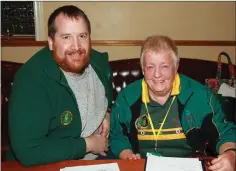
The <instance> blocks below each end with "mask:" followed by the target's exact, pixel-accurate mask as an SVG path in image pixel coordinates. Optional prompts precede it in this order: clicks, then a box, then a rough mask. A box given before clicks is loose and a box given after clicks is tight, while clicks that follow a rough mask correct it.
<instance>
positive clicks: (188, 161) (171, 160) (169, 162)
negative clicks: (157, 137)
mask: <svg viewBox="0 0 236 171" xmlns="http://www.w3.org/2000/svg"><path fill="white" fill-rule="evenodd" d="M163 170H165V171H203V168H202V163H201V161H199V159H197V158H176V157H158V156H154V155H152V154H148V155H147V163H146V169H145V171H163Z"/></svg>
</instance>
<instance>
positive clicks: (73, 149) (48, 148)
mask: <svg viewBox="0 0 236 171" xmlns="http://www.w3.org/2000/svg"><path fill="white" fill-rule="evenodd" d="M91 65H92V67H93V68H94V70H95V72H96V73H97V74H98V77H99V78H100V80H101V81H102V83H103V85H104V87H105V90H106V96H107V98H108V101H109V102H108V103H109V105H110V104H111V100H112V85H111V77H112V74H111V73H110V71H111V70H110V67H109V64H108V54H107V53H99V52H97V51H95V50H92V54H91ZM66 111H69V112H71V115H72V121H71V122H70V123H69V124H68V125H63V123H62V119H63V118H62V114H63V113H64V112H66ZM9 132H10V140H11V147H10V149H9V151H8V152H7V160H19V161H20V162H21V163H22V164H23V165H25V166H31V165H40V164H47V163H53V162H57V161H63V160H73V159H80V158H83V157H84V155H85V153H86V143H85V140H84V138H82V137H80V135H81V118H80V112H79V110H78V106H77V102H76V99H75V96H74V94H73V92H72V90H71V88H70V87H69V85H68V83H67V80H66V78H65V76H64V74H63V73H62V71H61V70H60V69H59V68H58V66H57V64H56V63H55V61H54V60H53V58H52V54H51V51H50V50H49V48H48V47H47V46H46V47H44V48H43V49H42V50H40V51H39V52H38V53H36V54H35V55H34V56H33V57H31V59H29V61H27V62H26V63H25V64H24V65H23V66H22V67H21V68H20V69H19V71H18V72H17V73H16V76H15V79H14V83H13V89H12V94H11V97H10V103H9Z"/></svg>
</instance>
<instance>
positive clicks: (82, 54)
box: [52, 47, 90, 73]
mask: <svg viewBox="0 0 236 171" xmlns="http://www.w3.org/2000/svg"><path fill="white" fill-rule="evenodd" d="M54 49H55V50H53V52H52V53H53V54H52V55H53V58H54V60H55V62H56V63H57V65H58V66H59V67H60V68H62V69H63V70H64V71H66V72H72V73H82V72H83V71H84V69H85V68H86V67H87V66H88V65H89V61H90V50H89V51H88V53H87V54H86V50H85V49H82V48H81V49H79V50H67V51H65V54H64V57H63V58H62V57H58V56H57V54H56V47H54Z"/></svg>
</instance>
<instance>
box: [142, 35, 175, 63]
mask: <svg viewBox="0 0 236 171" xmlns="http://www.w3.org/2000/svg"><path fill="white" fill-rule="evenodd" d="M162 51H170V52H172V57H173V59H174V61H175V62H176V63H175V64H176V65H178V63H179V57H178V48H177V46H176V44H175V42H174V40H172V39H171V38H169V37H167V36H161V35H153V36H150V37H148V38H147V39H146V40H145V41H144V44H143V46H142V48H141V55H140V64H141V66H142V67H143V58H144V56H145V54H146V53H147V52H155V53H159V52H162Z"/></svg>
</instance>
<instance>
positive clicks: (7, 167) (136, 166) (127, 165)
mask: <svg viewBox="0 0 236 171" xmlns="http://www.w3.org/2000/svg"><path fill="white" fill-rule="evenodd" d="M114 162H116V163H118V165H119V168H120V171H144V168H145V160H144V159H140V160H68V161H63V162H57V163H53V164H48V165H41V166H33V167H24V166H22V165H21V164H20V163H19V162H16V161H5V162H2V171H45V170H46V171H60V169H61V168H64V167H69V166H82V165H92V164H104V163H114Z"/></svg>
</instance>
